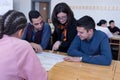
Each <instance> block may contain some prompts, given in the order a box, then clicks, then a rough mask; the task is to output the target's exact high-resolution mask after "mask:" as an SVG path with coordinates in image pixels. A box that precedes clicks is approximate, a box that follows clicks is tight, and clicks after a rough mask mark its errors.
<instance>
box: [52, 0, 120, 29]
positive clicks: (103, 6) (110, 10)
mask: <svg viewBox="0 0 120 80" xmlns="http://www.w3.org/2000/svg"><path fill="white" fill-rule="evenodd" d="M59 2H66V3H67V4H68V5H69V6H70V7H71V9H72V10H73V12H74V15H75V18H76V19H79V18H80V17H82V16H84V15H89V16H91V17H93V18H94V20H95V22H96V23H97V22H98V21H99V20H100V19H106V20H107V21H109V20H111V19H113V20H115V23H116V25H117V26H118V27H120V0H92V1H91V0H52V2H51V13H52V11H53V8H54V6H55V5H56V4H57V3H59Z"/></svg>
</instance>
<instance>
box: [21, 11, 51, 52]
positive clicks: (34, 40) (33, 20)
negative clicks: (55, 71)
mask: <svg viewBox="0 0 120 80" xmlns="http://www.w3.org/2000/svg"><path fill="white" fill-rule="evenodd" d="M29 20H30V23H28V24H27V27H26V28H25V31H24V35H23V39H24V40H27V41H28V42H30V44H31V45H32V47H33V49H34V50H35V52H41V51H43V50H44V49H46V48H47V46H48V44H49V41H50V37H51V28H50V26H49V24H48V23H45V22H44V21H43V18H42V16H41V15H40V13H39V12H38V11H36V10H31V11H30V12H29Z"/></svg>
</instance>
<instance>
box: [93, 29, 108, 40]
mask: <svg viewBox="0 0 120 80" xmlns="http://www.w3.org/2000/svg"><path fill="white" fill-rule="evenodd" d="M94 35H95V37H98V38H107V37H108V36H107V35H106V34H105V33H104V32H102V31H100V30H95V32H94Z"/></svg>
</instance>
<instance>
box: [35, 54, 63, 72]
mask: <svg viewBox="0 0 120 80" xmlns="http://www.w3.org/2000/svg"><path fill="white" fill-rule="evenodd" d="M37 56H38V58H39V59H40V62H41V64H42V66H43V67H44V68H45V70H46V71H49V70H50V69H51V68H52V67H53V66H54V65H55V64H56V63H58V62H62V61H63V58H64V57H65V56H63V55H60V54H54V53H51V52H41V53H37Z"/></svg>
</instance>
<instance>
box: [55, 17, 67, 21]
mask: <svg viewBox="0 0 120 80" xmlns="http://www.w3.org/2000/svg"><path fill="white" fill-rule="evenodd" d="M57 19H58V20H59V21H60V20H66V19H67V16H62V17H57Z"/></svg>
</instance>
